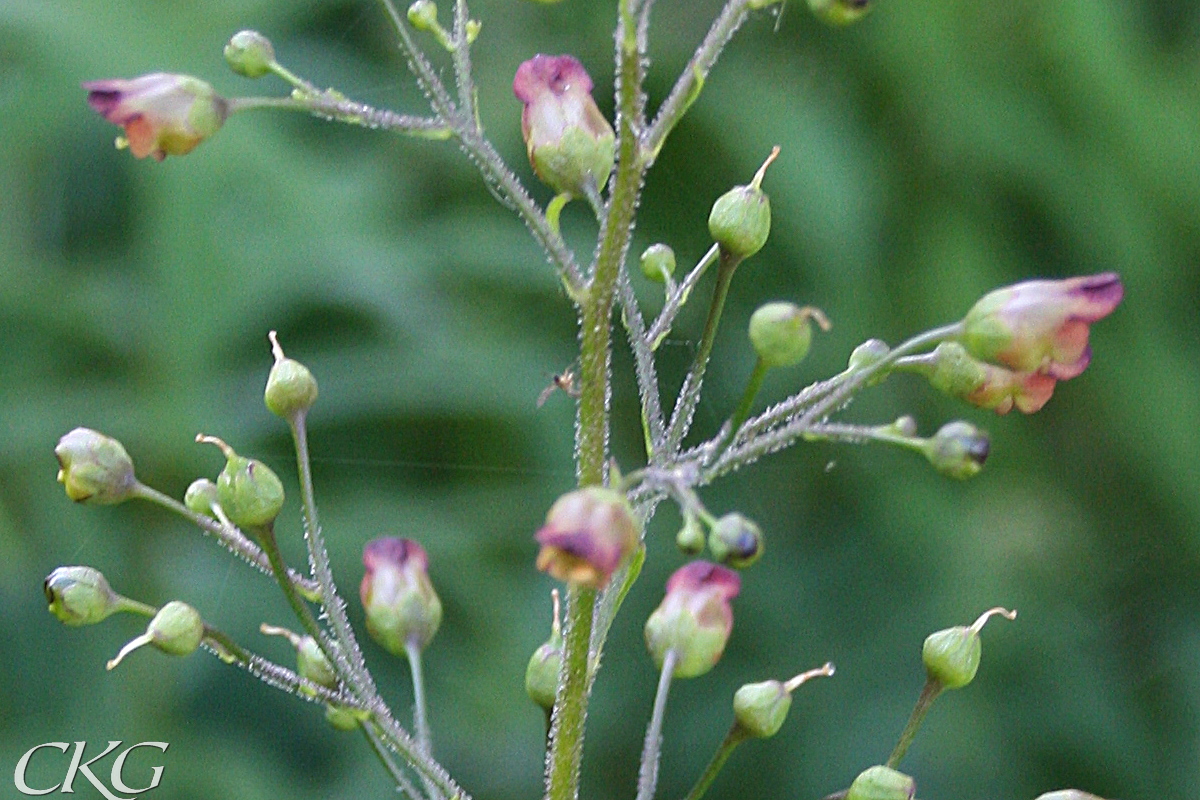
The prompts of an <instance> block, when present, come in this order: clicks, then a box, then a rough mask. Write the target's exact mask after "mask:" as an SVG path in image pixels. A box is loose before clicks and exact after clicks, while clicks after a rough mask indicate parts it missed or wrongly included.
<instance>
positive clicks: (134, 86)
mask: <svg viewBox="0 0 1200 800" xmlns="http://www.w3.org/2000/svg"><path fill="white" fill-rule="evenodd" d="M83 88H84V89H87V92H88V105H90V106H91V107H92V108H94V109H95V110H96V111H97V112H98V113H99V114H100V116H102V117H104V118H105V119H106V120H108V121H109V122H111V123H113V124H114V125H120V126H121V127H122V128H124V129H125V136H124V137H123V138H122V139H118V140H117V146H118V147H124V146H128V147H129V150H130V152H131V153H133V154H134V155H135V156H136V157H138V158H145V157H146V156H153V158H154V159H155V160H156V161H162V160H163V159H164V158H166V157H167V156H168V155H172V156H181V155H183V154H185V153H190V152H191V151H192V150H193V149H194V148H195V147H196V145H198V144H200V142H202V141H204V140H205V139H207V138H208V137H210V136H212V135H213V134H214V133H216V132H217V131H218V130H219V129H220V127H221V125H222V123H224V122H225V118H226V117H227V116H228V115H229V103H228V101H226V100H225V98H223V97H221V96H220V95H218V94H217V93H216V91H215V90H214V89H213V87H211V86H209V85H208V84H207V83H205V82H204V81H202V80H200V79H199V78H193V77H191V76H190V75H173V74H171V73H167V72H155V73H153V74H150V75H142V76H141V77H138V78H132V79H130V80H122V79H120V78H114V79H112V80H105V81H91V82H89V83H85V84H83Z"/></svg>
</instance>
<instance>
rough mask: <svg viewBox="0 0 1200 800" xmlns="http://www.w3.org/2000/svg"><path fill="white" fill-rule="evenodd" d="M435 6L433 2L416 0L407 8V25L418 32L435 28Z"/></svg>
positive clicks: (436, 13) (430, 0) (431, 0)
mask: <svg viewBox="0 0 1200 800" xmlns="http://www.w3.org/2000/svg"><path fill="white" fill-rule="evenodd" d="M437 15H438V11H437V5H436V4H435V3H434V2H433V0H417V2H415V3H413V4H412V5H411V6H409V7H408V23H409V24H410V25H412V26H413V27H414V28H416V29H417V30H419V31H432V30H434V29H436V28H437Z"/></svg>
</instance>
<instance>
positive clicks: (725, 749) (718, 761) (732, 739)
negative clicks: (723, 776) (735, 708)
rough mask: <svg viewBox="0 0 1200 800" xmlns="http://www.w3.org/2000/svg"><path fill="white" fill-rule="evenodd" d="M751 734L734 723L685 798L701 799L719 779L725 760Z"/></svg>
mask: <svg viewBox="0 0 1200 800" xmlns="http://www.w3.org/2000/svg"><path fill="white" fill-rule="evenodd" d="M749 736H750V734H749V733H747V732H746V729H745V728H743V727H742V726H741V725H739V724H738V723H736V722H735V723H733V726H732V727H731V728H730V729H729V733H727V734H725V740H724V741H722V742H721V744H720V746H719V747H717V752H715V753H713V757H712V760H711V761H709V762H708V766H707V767H705V768H704V772H703V773H701V775H700V777H699V778H698V779H697V780H696V785H695V786H693V787H692V790H691V791H690V792H688V793H687V797H685V798H684V800H700V798H701V797H703V796H704V793H705V792H707V791H708V787H709V786H711V785H712V782H713V781H714V780H716V779H717V775H718V774H719V773H720V772H721V767H723V766H725V762H726V761H728V760H729V756H730V755H732V754H733V751H734V749H735V748H736V747H737V746H738V745H739V744H741V743H742V742H744V741H746V739H747V738H748V737H749Z"/></svg>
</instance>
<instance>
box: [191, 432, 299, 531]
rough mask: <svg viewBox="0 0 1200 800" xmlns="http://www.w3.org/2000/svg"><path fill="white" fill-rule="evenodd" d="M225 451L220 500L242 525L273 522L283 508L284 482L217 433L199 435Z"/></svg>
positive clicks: (231, 517)
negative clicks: (240, 454) (241, 453)
mask: <svg viewBox="0 0 1200 800" xmlns="http://www.w3.org/2000/svg"><path fill="white" fill-rule="evenodd" d="M196 441H198V442H208V443H210V444H215V445H217V447H220V448H221V452H223V453H224V454H225V469H223V470H221V472H220V474H219V475H217V502H218V503H220V505H221V509H222V510H223V511H224V512H225V516H227V517H229V521H230V522H232V523H233V524H234V525H237V526H238V527H239V528H260V527H262V526H264V525H269V524H271V523H272V522H274V521H275V517H277V516H279V511H280V510H281V509H282V508H283V483H282V482H280V480H279V476H277V475H276V474H275V473H274V472H272V471H271V468H270V467H268V466H267V465H266V464H264V463H262V462H261V461H258V460H255V459H253V458H245V457H243V456H239V455H238V454H237V453H236V452H234V450H233V448H232V447H230V446H229V445H227V444H225V442H223V441H221V440H220V439H218V438H216V437H215V436H203V435H202V436H197V437H196Z"/></svg>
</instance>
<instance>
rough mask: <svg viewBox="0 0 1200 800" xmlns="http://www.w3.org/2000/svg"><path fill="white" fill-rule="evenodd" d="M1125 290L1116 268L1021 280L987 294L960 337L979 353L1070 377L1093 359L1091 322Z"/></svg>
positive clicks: (1022, 368) (1020, 369) (1022, 369)
mask: <svg viewBox="0 0 1200 800" xmlns="http://www.w3.org/2000/svg"><path fill="white" fill-rule="evenodd" d="M1124 294H1125V289H1124V287H1123V286H1122V285H1121V278H1120V277H1119V276H1118V275H1117V274H1116V273H1115V272H1105V273H1102V274H1100V275H1089V276H1086V277H1080V278H1069V279H1067V280H1061V281H1050V280H1041V281H1026V282H1025V283H1018V284H1015V285H1013V286H1007V287H1005V288H1003V289H997V290H996V291H994V292H990V293H988V294H986V295H984V296H983V297H982V298H981V299H980V300H979V302H977V303H976V304H975V305H974V306H973V307H972V308H971V310H970V311H969V312H967V316H966V317H965V318H963V332H962V334H961V336H960V337H959V338H960V340H961V341H962V343H963V345H964V346H965V347H966V349H967V352H968V353H970V354H971V355H972V356H974V357H975V358H978V359H981V360H983V361H987V362H989V363H993V364H1000V365H1002V366H1005V367H1008V368H1009V369H1011V370H1014V371H1016V372H1037V373H1039V374H1042V375H1048V376H1049V377H1051V378H1054V379H1056V380H1067V379H1068V378H1074V377H1075V376H1076V375H1078V374H1079V373H1081V372H1083V370H1084V369H1085V368H1086V367H1087V365H1088V361H1089V360H1090V359H1091V348H1089V347H1088V326H1089V325H1090V324H1091V323H1093V322H1096V321H1098V320H1101V319H1103V318H1104V317H1107V316H1108V315H1109V314H1111V313H1112V311H1113V309H1115V308H1116V307H1117V305H1118V304H1119V303H1120V302H1121V298H1122V297H1123V296H1124Z"/></svg>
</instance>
